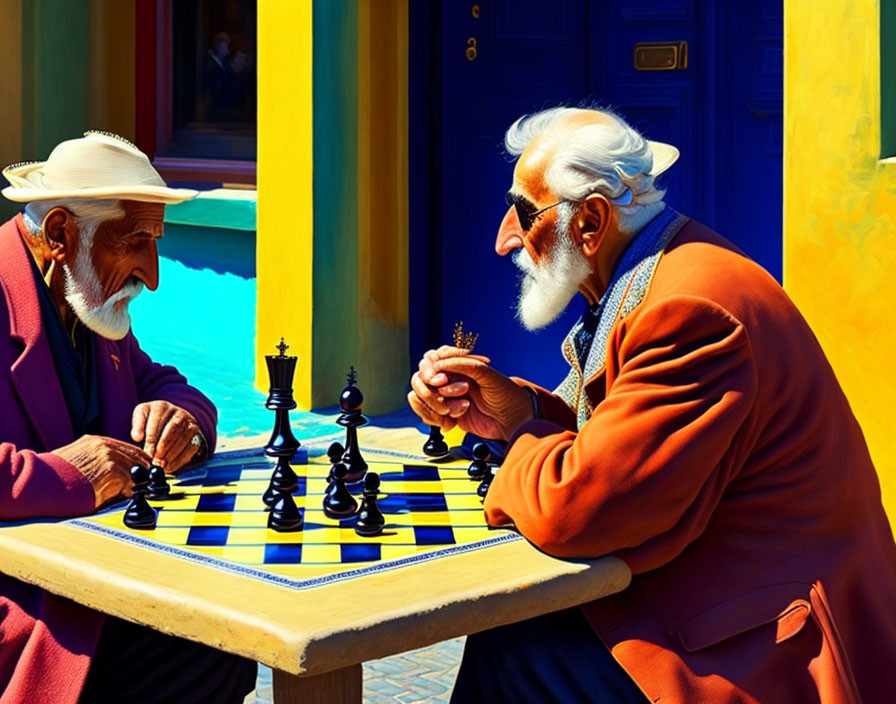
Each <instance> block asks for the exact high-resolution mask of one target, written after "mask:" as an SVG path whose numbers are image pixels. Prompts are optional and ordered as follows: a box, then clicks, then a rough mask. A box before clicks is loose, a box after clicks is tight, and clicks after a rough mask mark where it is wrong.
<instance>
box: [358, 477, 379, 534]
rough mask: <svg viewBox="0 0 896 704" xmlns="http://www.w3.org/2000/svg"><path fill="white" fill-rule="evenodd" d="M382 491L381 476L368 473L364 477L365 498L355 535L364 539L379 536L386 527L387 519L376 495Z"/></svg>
mask: <svg viewBox="0 0 896 704" xmlns="http://www.w3.org/2000/svg"><path fill="white" fill-rule="evenodd" d="M379 490H380V475H379V474H377V473H376V472H368V473H367V475H366V476H365V477H364V498H363V499H362V501H361V510H360V511H359V512H358V520H357V522H356V523H355V533H357V534H358V535H363V536H364V537H371V536H374V535H379V534H380V533H382V532H383V526H384V525H386V517H385V516H383V513H382V511H380V507H379V505H377V498H376V495H377V494H378V493H379Z"/></svg>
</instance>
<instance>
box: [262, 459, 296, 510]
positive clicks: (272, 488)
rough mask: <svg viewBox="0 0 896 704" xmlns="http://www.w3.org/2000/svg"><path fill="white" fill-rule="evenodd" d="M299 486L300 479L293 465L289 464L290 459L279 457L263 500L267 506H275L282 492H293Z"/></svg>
mask: <svg viewBox="0 0 896 704" xmlns="http://www.w3.org/2000/svg"><path fill="white" fill-rule="evenodd" d="M298 486H299V480H298V477H297V476H296V473H295V472H294V471H293V469H292V467H290V466H289V459H287V458H286V457H278V458H277V466H276V467H274V472H273V474H271V481H270V482H269V483H268V488H267V489H265V492H264V494H262V495H261V500H262V501H263V502H264V504H265V506H273V505H274V504H275V503H276V502H277V499H278V498H279V497H280V495H281V494H291V493H292V492H294V491H295V490H296V489H297V488H298Z"/></svg>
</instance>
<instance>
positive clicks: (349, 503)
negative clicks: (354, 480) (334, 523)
mask: <svg viewBox="0 0 896 704" xmlns="http://www.w3.org/2000/svg"><path fill="white" fill-rule="evenodd" d="M347 471H348V470H347V469H346V466H345V465H344V464H343V463H342V462H337V463H336V464H335V465H333V483H332V484H331V485H330V486H329V488H328V489H327V493H326V494H325V495H324V513H325V514H326V515H327V516H329V517H330V518H348V517H349V516H353V515H354V514H355V511H357V510H358V501H357V499H355V497H354V496H352V495H351V493H350V492H349V490H348V488H347V487H346V486H345V477H346V473H347Z"/></svg>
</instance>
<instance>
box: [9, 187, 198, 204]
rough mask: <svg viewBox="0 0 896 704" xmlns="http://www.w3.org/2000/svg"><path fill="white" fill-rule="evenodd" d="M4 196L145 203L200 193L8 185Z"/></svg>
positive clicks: (26, 200)
mask: <svg viewBox="0 0 896 704" xmlns="http://www.w3.org/2000/svg"><path fill="white" fill-rule="evenodd" d="M2 193H3V197H4V198H8V199H9V200H12V201H15V202H17V203H30V202H32V201H37V200H58V199H62V198H92V199H100V198H110V199H111V198H114V199H115V200H138V201H141V202H143V203H165V204H168V205H171V204H174V203H182V202H184V201H185V200H190V199H192V198H195V197H196V196H198V195H199V191H195V190H193V189H192V188H168V187H167V186H125V187H120V188H108V187H104V188H74V189H71V190H68V191H53V190H46V189H44V188H18V187H16V186H7V187H6V188H4V189H3V191H2Z"/></svg>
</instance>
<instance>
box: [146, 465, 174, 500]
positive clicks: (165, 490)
mask: <svg viewBox="0 0 896 704" xmlns="http://www.w3.org/2000/svg"><path fill="white" fill-rule="evenodd" d="M170 495H171V485H170V484H169V483H168V479H167V478H166V477H165V470H164V469H163V468H162V467H160V466H159V465H157V464H154V465H151V466H150V468H149V498H150V499H152V500H153V501H164V500H165V499H167V498H168V497H169V496H170Z"/></svg>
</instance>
